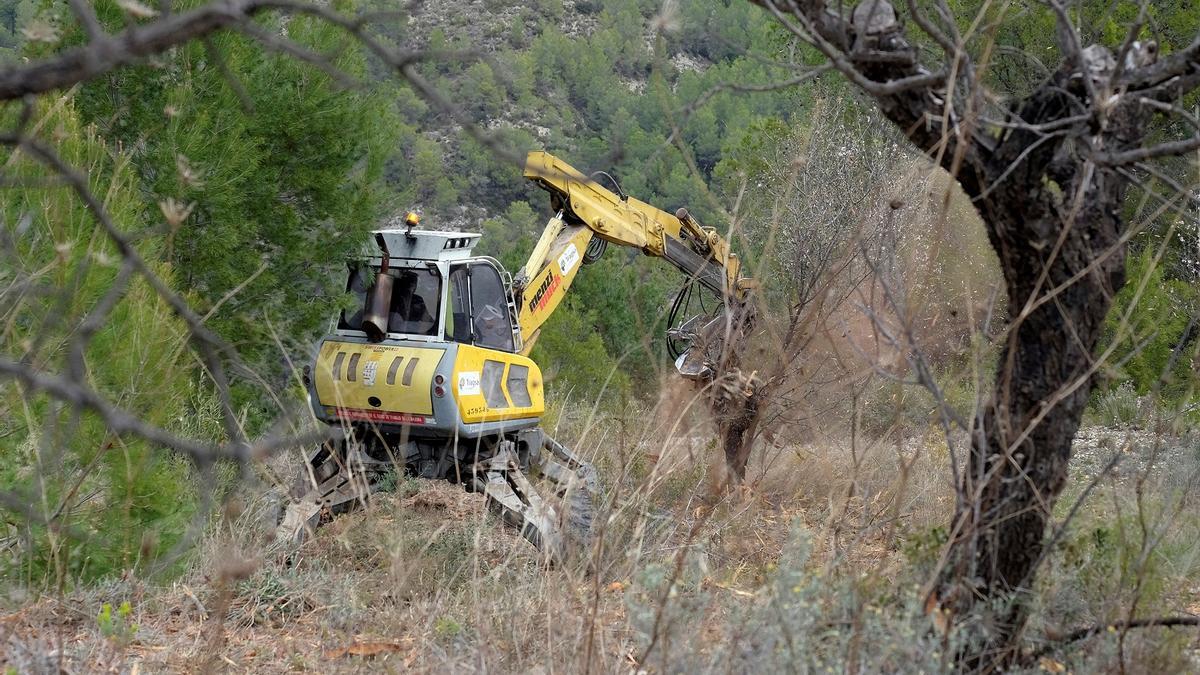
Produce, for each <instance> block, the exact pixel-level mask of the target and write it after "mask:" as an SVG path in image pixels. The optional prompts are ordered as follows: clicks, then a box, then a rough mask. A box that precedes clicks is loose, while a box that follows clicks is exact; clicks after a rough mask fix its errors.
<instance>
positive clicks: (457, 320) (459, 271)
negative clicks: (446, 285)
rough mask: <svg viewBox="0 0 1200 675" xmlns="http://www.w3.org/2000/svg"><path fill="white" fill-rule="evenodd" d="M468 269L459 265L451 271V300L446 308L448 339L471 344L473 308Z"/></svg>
mask: <svg viewBox="0 0 1200 675" xmlns="http://www.w3.org/2000/svg"><path fill="white" fill-rule="evenodd" d="M467 284H468V282H467V267H466V266H465V265H458V266H456V267H454V268H451V270H450V300H449V302H447V305H448V306H447V307H446V338H447V339H450V340H454V341H455V342H461V343H463V344H468V345H469V344H471V308H470V305H469V304H468V300H469V298H470V295H469V294H468V291H467Z"/></svg>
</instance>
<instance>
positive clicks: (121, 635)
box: [96, 601, 138, 646]
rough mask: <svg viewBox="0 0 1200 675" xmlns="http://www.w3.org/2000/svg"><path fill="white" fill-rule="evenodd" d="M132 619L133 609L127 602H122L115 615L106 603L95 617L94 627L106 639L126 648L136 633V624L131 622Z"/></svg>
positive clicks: (110, 605)
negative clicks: (95, 626) (96, 627)
mask: <svg viewBox="0 0 1200 675" xmlns="http://www.w3.org/2000/svg"><path fill="white" fill-rule="evenodd" d="M132 617H133V607H131V606H130V605H129V601H125V602H122V603H121V605H120V606H119V607H117V612H116V614H115V615H114V614H113V608H112V604H110V603H107V602H106V603H104V605H103V606H101V607H100V613H99V614H97V615H96V625H97V626H98V627H99V628H100V634H101V635H103V636H104V637H105V638H106V639H108V640H112V641H113V642H115V643H117V644H118V645H121V646H126V645H129V644H130V643H132V642H133V639H134V638H135V637H136V636H137V632H138V625H137V622H135V621H133V620H132Z"/></svg>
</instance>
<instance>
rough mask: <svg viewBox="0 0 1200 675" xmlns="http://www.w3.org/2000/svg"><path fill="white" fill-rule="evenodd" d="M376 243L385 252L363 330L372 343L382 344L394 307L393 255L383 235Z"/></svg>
mask: <svg viewBox="0 0 1200 675" xmlns="http://www.w3.org/2000/svg"><path fill="white" fill-rule="evenodd" d="M375 243H377V244H379V250H380V251H382V252H383V261H382V262H380V263H379V272H378V273H377V274H376V275H375V288H374V290H372V291H371V300H370V302H368V303H367V313H366V315H365V316H364V317H363V321H362V328H363V331H364V332H365V333H366V334H367V339H368V340H370V341H371V342H382V341H383V338H384V336H385V335H387V327H388V313H389V310H390V309H391V306H392V275H390V274H388V264H389V262H390V260H391V254H390V253H388V247H387V242H385V241H384V240H383V235H382V234H376V235H375Z"/></svg>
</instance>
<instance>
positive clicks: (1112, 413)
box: [1093, 382, 1142, 429]
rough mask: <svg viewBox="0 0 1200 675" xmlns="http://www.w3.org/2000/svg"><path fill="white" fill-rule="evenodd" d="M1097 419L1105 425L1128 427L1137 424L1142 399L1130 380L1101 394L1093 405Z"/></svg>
mask: <svg viewBox="0 0 1200 675" xmlns="http://www.w3.org/2000/svg"><path fill="white" fill-rule="evenodd" d="M1093 409H1094V411H1095V416H1096V420H1097V421H1098V422H1099V423H1100V424H1101V425H1103V426H1106V427H1111V428H1118V429H1119V428H1126V427H1132V426H1136V425H1137V422H1138V421H1139V419H1140V418H1141V413H1142V400H1141V398H1140V397H1139V396H1138V393H1137V391H1136V390H1135V389H1134V388H1133V385H1132V384H1130V383H1129V382H1123V383H1122V384H1121V385H1120V386H1119V387H1117V388H1115V389H1112V390H1110V391H1107V392H1104V393H1103V394H1100V395H1099V396H1097V397H1096V399H1095V405H1094V406H1093Z"/></svg>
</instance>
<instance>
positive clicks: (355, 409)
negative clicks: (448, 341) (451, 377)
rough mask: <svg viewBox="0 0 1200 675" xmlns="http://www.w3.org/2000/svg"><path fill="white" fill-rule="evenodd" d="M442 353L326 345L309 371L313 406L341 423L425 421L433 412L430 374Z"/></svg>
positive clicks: (389, 347) (366, 345)
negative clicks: (314, 395)
mask: <svg viewBox="0 0 1200 675" xmlns="http://www.w3.org/2000/svg"><path fill="white" fill-rule="evenodd" d="M444 353H445V351H444V350H441V349H423V348H418V347H400V346H396V345H383V344H361V343H355V342H337V341H333V340H329V341H326V342H325V343H324V344H322V345H321V352H320V354H318V356H317V363H316V372H314V373H313V375H314V378H315V384H316V390H317V399H318V402H319V403H320V405H322V406H325V407H326V408H333V410H331V411H330V412H331V413H334V414H336V415H337V416H338V417H341V418H343V419H358V420H367V421H375V422H393V423H400V424H408V423H417V424H421V423H424V422H425V420H424V417H423V416H426V415H432V414H433V395H432V393H431V387H432V384H433V375H434V371H435V370H436V369H437V365H438V361H440V360H441V358H442V355H443V354H444ZM372 399H375V400H374V401H372ZM373 403H374V405H372V404H373ZM417 418H420V419H417Z"/></svg>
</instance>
